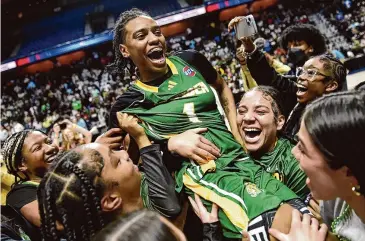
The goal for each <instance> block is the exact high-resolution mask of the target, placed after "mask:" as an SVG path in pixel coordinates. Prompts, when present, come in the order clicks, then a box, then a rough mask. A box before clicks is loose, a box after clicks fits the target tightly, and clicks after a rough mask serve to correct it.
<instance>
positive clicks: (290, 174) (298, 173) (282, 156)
mask: <svg viewBox="0 0 365 241" xmlns="http://www.w3.org/2000/svg"><path fill="white" fill-rule="evenodd" d="M293 148H294V145H293V144H292V143H291V142H290V141H289V140H288V139H284V138H280V139H278V141H277V142H276V145H275V148H274V150H273V151H271V152H269V153H266V154H265V155H263V156H262V157H261V158H260V159H258V160H257V161H258V162H260V163H261V165H263V166H264V168H265V170H266V171H267V172H268V173H271V174H272V175H273V176H274V177H275V178H276V179H278V180H279V181H281V182H282V183H284V184H285V185H286V186H287V187H289V188H290V189H291V190H292V191H293V192H295V193H296V194H297V195H298V196H299V197H300V198H301V199H302V200H305V199H306V198H307V196H308V194H309V193H310V190H309V188H308V186H307V184H306V183H305V181H306V179H307V176H306V175H305V173H304V172H303V171H302V170H301V169H300V167H299V163H298V161H297V160H296V159H295V157H294V156H293V154H292V153H291V150H292V149H293Z"/></svg>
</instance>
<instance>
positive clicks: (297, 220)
mask: <svg viewBox="0 0 365 241" xmlns="http://www.w3.org/2000/svg"><path fill="white" fill-rule="evenodd" d="M301 222H302V220H301V217H300V212H299V211H298V210H296V209H293V211H292V220H291V228H290V229H295V228H296V227H298V226H300V225H301Z"/></svg>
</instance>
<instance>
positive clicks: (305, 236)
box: [269, 209, 328, 241]
mask: <svg viewBox="0 0 365 241" xmlns="http://www.w3.org/2000/svg"><path fill="white" fill-rule="evenodd" d="M327 230H328V228H327V226H326V225H325V224H323V223H322V224H321V225H319V222H318V220H317V219H315V218H312V217H311V216H310V215H308V214H304V215H303V218H302V219H301V217H300V212H299V211H298V210H296V209H293V211H292V221H291V227H290V232H289V233H288V234H284V233H281V232H280V231H278V230H276V229H273V228H271V229H269V233H270V234H271V235H272V236H274V237H275V238H277V239H278V240H280V241H323V240H325V239H326V235H327Z"/></svg>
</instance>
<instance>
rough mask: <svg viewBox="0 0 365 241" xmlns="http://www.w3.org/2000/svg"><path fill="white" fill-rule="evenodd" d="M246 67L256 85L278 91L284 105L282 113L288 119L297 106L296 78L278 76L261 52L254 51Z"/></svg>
mask: <svg viewBox="0 0 365 241" xmlns="http://www.w3.org/2000/svg"><path fill="white" fill-rule="evenodd" d="M247 66H248V69H249V70H250V73H251V75H252V77H253V78H254V79H255V81H256V82H257V84H258V85H270V86H272V87H275V88H276V89H277V90H278V91H280V93H281V94H282V98H283V103H285V104H284V106H283V108H284V111H283V112H284V115H285V117H288V116H289V113H290V112H291V110H292V109H293V108H294V106H295V105H296V104H297V98H296V92H297V86H296V82H295V81H296V77H295V76H293V77H291V76H285V75H280V74H278V73H277V72H276V71H275V69H274V68H272V67H271V66H270V64H269V63H268V62H267V59H266V57H265V55H264V54H263V53H262V52H261V51H255V52H254V53H253V54H252V55H251V56H249V57H248V58H247Z"/></svg>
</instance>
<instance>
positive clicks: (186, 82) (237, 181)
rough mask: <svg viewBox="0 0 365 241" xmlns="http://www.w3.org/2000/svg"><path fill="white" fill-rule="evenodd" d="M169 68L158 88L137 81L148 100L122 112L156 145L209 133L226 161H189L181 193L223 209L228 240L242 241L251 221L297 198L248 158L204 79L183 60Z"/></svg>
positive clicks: (181, 178)
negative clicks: (202, 129) (134, 119)
mask: <svg viewBox="0 0 365 241" xmlns="http://www.w3.org/2000/svg"><path fill="white" fill-rule="evenodd" d="M167 64H168V66H169V68H170V70H171V72H172V75H171V76H170V77H169V78H167V79H166V80H165V81H163V82H162V84H161V85H160V86H158V87H156V86H150V85H147V84H144V83H142V82H140V81H137V82H136V83H135V84H134V86H132V89H133V90H134V91H138V92H141V93H142V94H143V96H144V98H143V99H142V100H140V101H134V102H132V103H131V104H130V105H129V106H128V107H126V108H125V109H124V110H123V111H122V112H124V113H128V114H133V115H135V116H137V117H138V118H139V119H140V120H142V122H143V123H142V126H143V127H144V128H145V130H146V133H147V135H148V136H149V138H150V139H151V140H154V141H159V140H166V139H168V138H169V137H171V136H173V135H176V134H179V133H182V132H184V131H186V130H189V129H193V128H198V127H206V128H208V131H207V132H206V133H204V137H205V138H207V139H208V140H209V141H211V142H212V143H213V144H215V145H216V146H217V147H219V148H220V152H221V154H222V155H221V157H219V158H218V159H217V160H215V161H210V162H209V163H208V164H205V165H202V166H197V165H195V164H194V163H193V162H192V161H186V162H184V163H183V167H182V168H181V169H180V170H179V171H178V172H177V173H176V183H177V186H176V190H177V191H178V192H180V191H181V190H184V191H185V192H186V193H187V194H188V195H190V196H193V193H197V194H199V195H200V196H201V197H203V198H204V199H205V200H207V201H205V202H204V204H205V205H206V206H207V208H208V210H210V208H211V203H212V202H214V203H216V204H218V205H219V206H220V211H219V218H220V221H221V224H222V227H223V232H224V235H225V236H226V237H229V238H240V237H241V233H240V232H241V231H242V230H247V228H248V223H249V221H250V220H252V219H253V218H255V217H257V216H258V215H260V214H262V213H264V212H266V211H268V210H272V209H276V208H277V207H278V206H279V205H280V204H281V203H282V202H283V201H287V200H291V199H294V198H297V196H296V195H295V194H294V193H293V192H292V191H291V190H290V189H289V188H287V187H286V186H285V185H283V184H282V183H281V182H279V181H278V180H276V179H275V178H273V177H272V176H271V175H270V174H268V173H266V172H264V169H263V168H262V167H261V166H260V165H258V164H256V163H255V162H254V161H253V160H252V159H250V158H249V157H248V156H247V155H246V154H245V152H244V150H243V148H242V147H241V146H240V145H239V144H238V143H237V142H236V141H235V139H234V137H233V135H232V134H231V133H230V131H229V130H228V129H227V127H226V126H225V124H224V120H223V118H222V117H221V115H220V113H219V111H218V109H217V105H216V99H215V96H214V94H213V92H212V89H211V87H210V86H209V84H208V83H207V82H206V80H205V79H204V78H203V76H202V75H201V74H200V73H199V72H198V71H197V70H196V69H195V68H194V67H193V66H190V65H189V64H188V63H186V62H185V61H184V60H183V59H181V58H179V57H177V56H173V57H170V58H169V59H168V60H167Z"/></svg>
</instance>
